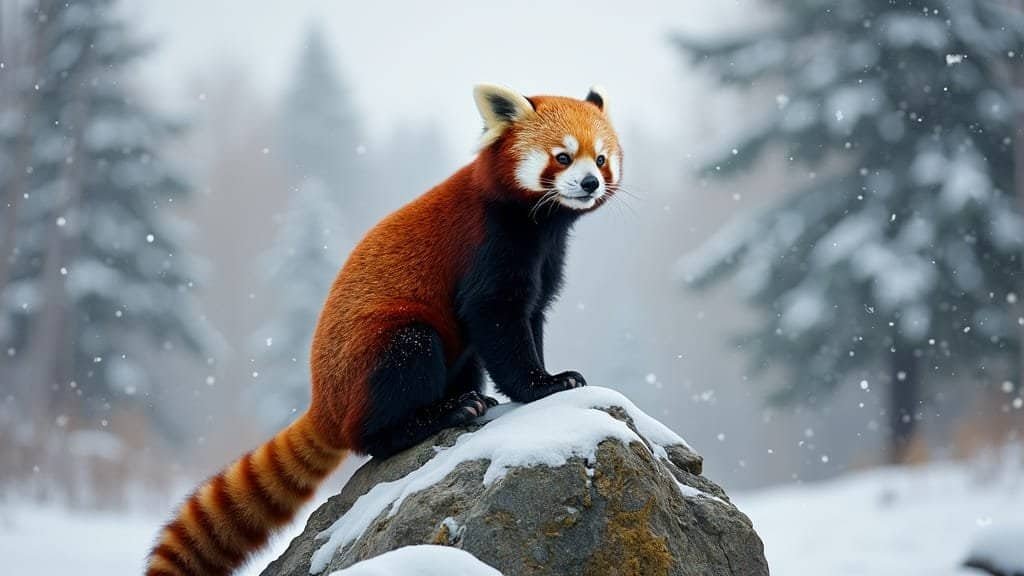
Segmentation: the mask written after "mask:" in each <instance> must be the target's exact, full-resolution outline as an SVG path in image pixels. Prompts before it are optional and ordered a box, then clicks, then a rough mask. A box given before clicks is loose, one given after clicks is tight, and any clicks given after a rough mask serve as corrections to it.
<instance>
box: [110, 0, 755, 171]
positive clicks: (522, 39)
mask: <svg viewBox="0 0 1024 576" xmlns="http://www.w3.org/2000/svg"><path fill="white" fill-rule="evenodd" d="M750 4H751V0H722V1H718V2H713V3H712V2H707V1H706V0H674V1H673V0H665V1H660V2H659V1H652V0H644V1H633V2H629V3H624V2H621V1H615V0H593V1H588V2H556V1H551V0H547V1H543V0H529V1H519V2H501V3H497V2H483V1H479V2H478V1H460V0H431V1H429V2H419V1H416V2H413V1H409V2H386V1H380V2H359V3H355V2H343V1H341V0H335V1H333V2H332V1H328V0H290V1H288V2H252V1H251V0H217V1H214V2H211V1H210V0H173V1H172V0H143V1H141V2H139V1H136V2H135V3H130V5H129V6H128V10H129V12H130V13H132V14H133V15H138V16H140V17H141V18H142V20H143V21H144V23H145V24H144V33H145V34H147V35H148V36H149V37H151V38H153V39H155V40H157V41H158V42H159V51H158V53H157V54H156V55H155V57H153V58H150V59H148V60H147V61H146V63H145V64H144V70H143V73H144V76H145V79H146V80H147V81H148V82H149V85H150V86H152V87H154V88H156V89H158V90H160V91H161V92H162V93H164V94H167V95H168V96H169V98H168V104H169V105H171V106H176V105H179V104H178V103H181V102H186V101H187V98H194V97H195V96H196V95H194V94H188V92H187V90H188V86H189V79H190V78H194V77H197V76H199V75H200V74H203V75H205V74H209V73H211V72H212V71H215V70H217V69H218V68H222V67H223V65H224V64H225V63H233V64H235V65H239V66H242V67H244V68H245V69H246V71H247V73H248V74H249V75H250V76H251V80H252V82H253V83H254V86H255V87H256V89H258V90H260V91H261V92H262V96H263V97H264V98H276V97H277V96H278V95H279V94H280V91H281V89H282V88H283V86H284V85H285V83H286V82H287V80H288V78H289V75H290V71H291V67H292V64H293V63H294V61H295V59H296V55H297V53H298V50H299V48H300V46H301V42H302V39H303V37H304V33H305V31H306V29H307V28H308V27H309V26H310V25H312V24H314V23H316V24H319V25H321V26H322V27H323V28H324V30H325V32H326V35H327V36H328V41H329V43H330V45H331V47H332V48H333V50H334V52H335V55H336V58H337V61H338V66H339V68H340V70H339V71H340V72H341V73H342V74H343V75H344V77H345V78H346V79H347V81H348V82H349V84H350V86H351V88H352V90H353V92H354V97H355V101H356V104H357V106H358V107H359V109H360V110H361V111H362V112H363V113H364V115H365V117H366V125H367V126H368V127H369V129H370V131H371V134H372V135H374V136H376V135H381V134H385V133H387V132H389V131H390V130H391V129H393V127H394V126H396V125H397V124H398V123H400V122H408V121H410V120H411V121H415V122H419V123H422V122H434V123H436V124H437V125H439V126H441V127H442V128H443V129H444V131H445V133H446V134H447V136H448V137H449V138H450V141H451V142H452V144H453V145H454V146H455V149H456V151H464V152H465V153H467V154H468V153H469V152H470V150H471V148H472V146H473V143H474V140H475V137H476V135H477V133H478V131H479V120H478V119H477V117H476V114H475V111H474V109H473V108H472V106H473V105H472V99H471V87H472V85H473V84H474V83H476V82H480V81H489V82H498V83H503V84H507V85H510V86H512V87H514V88H516V89H518V90H520V91H522V92H524V93H526V94H535V93H559V94H567V95H579V96H582V95H584V94H585V93H586V90H587V89H588V87H589V86H590V85H591V84H593V83H600V84H602V85H604V86H605V88H606V89H607V90H608V93H609V95H610V102H611V106H612V110H613V116H614V118H615V120H616V121H617V122H618V123H619V124H620V126H622V127H625V126H629V127H639V128H646V129H651V130H659V129H664V128H669V127H677V126H678V125H679V122H685V121H686V118H687V116H688V115H693V114H699V113H700V111H699V110H693V109H692V107H688V106H687V102H688V101H691V99H692V94H688V93H687V92H688V90H689V91H690V92H692V90H693V89H692V87H689V86H687V84H686V82H685V80H684V78H683V77H684V74H683V71H684V70H685V67H684V66H683V65H682V63H681V59H680V58H679V57H678V55H677V54H676V52H675V51H674V50H673V49H672V48H671V46H670V45H669V44H668V41H667V39H668V35H669V33H670V31H672V30H676V29H686V30H691V31H693V30H707V29H709V28H722V27H727V26H728V25H729V23H730V22H735V21H736V19H737V16H739V15H740V14H741V13H742V12H743V11H744V10H746V9H748V7H749V6H750ZM709 6H712V7H709Z"/></svg>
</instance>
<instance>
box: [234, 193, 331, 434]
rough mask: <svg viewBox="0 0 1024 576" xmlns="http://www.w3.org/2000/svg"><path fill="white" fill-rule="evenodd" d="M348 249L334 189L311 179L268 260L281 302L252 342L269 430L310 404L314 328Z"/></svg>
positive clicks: (261, 413) (260, 410) (261, 411)
mask: <svg viewBox="0 0 1024 576" xmlns="http://www.w3.org/2000/svg"><path fill="white" fill-rule="evenodd" d="M348 247H349V246H347V241H346V239H345V236H344V234H343V233H342V227H341V215H340V213H339V211H338V208H337V201H336V200H335V198H334V197H333V194H332V192H331V191H329V190H328V189H327V188H326V187H325V186H324V185H323V184H321V183H320V181H319V180H316V179H309V180H306V181H305V182H304V183H303V184H302V185H301V186H300V187H299V189H298V190H297V191H296V192H295V194H294V195H293V196H292V198H291V202H290V206H289V210H288V213H287V215H286V216H285V218H284V222H283V224H282V228H281V231H280V233H279V234H278V236H277V238H276V239H275V241H274V245H273V247H272V248H271V249H270V251H269V252H268V253H267V254H266V255H265V256H264V258H263V260H264V262H263V268H264V269H265V270H267V283H268V284H269V285H270V286H272V287H273V290H274V292H275V297H274V302H275V303H276V304H277V306H276V308H275V311H274V315H273V317H272V319H271V320H270V321H269V322H268V323H267V324H266V325H265V326H263V327H262V328H261V329H260V330H259V331H257V333H256V337H255V341H254V342H253V344H252V348H253V351H254V356H255V368H256V372H257V373H258V376H257V378H256V386H255V387H254V389H253V393H254V398H255V401H256V410H257V415H258V417H259V420H260V423H261V424H262V425H264V426H266V427H267V429H270V430H277V429H280V428H281V427H282V426H283V425H285V424H287V423H288V422H290V421H291V420H293V419H295V416H296V414H298V413H300V412H301V411H302V410H304V409H305V408H306V407H307V406H308V405H309V390H310V370H309V352H310V350H309V347H310V343H311V342H312V340H313V330H314V328H315V327H316V321H317V318H318V316H319V315H320V308H321V307H322V306H323V303H324V300H325V299H326V298H327V291H328V290H329V289H330V287H331V282H332V281H333V280H334V277H335V275H337V273H338V269H339V268H340V267H341V264H342V261H343V260H344V257H345V253H346V249H347V248H348Z"/></svg>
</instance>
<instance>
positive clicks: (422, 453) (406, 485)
mask: <svg viewBox="0 0 1024 576" xmlns="http://www.w3.org/2000/svg"><path fill="white" fill-rule="evenodd" d="M488 416H489V417H491V418H493V419H492V420H490V421H488V422H486V423H481V424H477V425H474V426H471V427H469V428H464V429H452V430H445V431H443V432H441V433H440V434H438V435H437V436H435V437H434V438H431V439H430V440H427V441H426V442H424V443H422V444H420V445H418V446H416V447H413V448H410V449H409V450H406V451H405V452H402V453H401V454H397V455H396V456H394V457H392V458H389V459H387V460H384V461H375V460H371V461H370V462H368V463H367V464H366V465H364V466H363V467H362V468H360V469H359V471H358V472H356V474H355V476H353V477H352V479H351V480H350V481H349V482H348V484H347V485H346V486H345V487H344V489H343V490H342V491H341V493H340V494H338V495H336V496H334V497H332V498H331V499H330V500H328V502H327V503H325V504H324V505H322V506H321V507H320V508H319V509H318V510H317V511H316V512H314V513H313V515H312V516H311V517H310V519H309V522H308V524H307V525H306V529H305V530H304V531H303V533H302V534H301V535H299V536H298V537H297V538H295V540H293V541H292V543H291V545H290V546H289V548H288V550H287V551H285V553H284V554H283V555H282V556H281V557H280V558H279V559H277V560H276V561H274V562H273V563H271V564H270V566H269V567H267V569H266V570H264V572H263V576H285V575H290V576H306V575H308V574H328V573H330V572H332V571H335V570H339V569H342V568H346V567H349V566H352V565H353V564H356V563H357V562H360V561H362V560H365V559H368V558H373V557H375V556H378V555H381V554H384V553H386V552H388V551H391V550H395V549H398V548H401V547H403V546H409V545H416V544H441V545H446V546H452V547H455V548H460V549H462V550H465V551H467V552H469V553H471V554H472V555H473V556H475V557H476V558H478V559H480V560H481V561H483V562H484V563H486V564H488V565H490V566H493V567H494V568H496V569H498V570H499V571H500V572H501V573H502V574H505V575H507V576H515V575H527V574H530V575H532V574H537V575H562V574H564V575H569V574H573V575H575V574H584V575H588V574H593V575H600V576H604V575H648V574H650V575H663V574H671V575H673V576H690V575H692V576H697V575H700V576H726V575H735V576H759V575H766V574H768V566H767V563H766V562H765V558H764V550H763V545H762V543H761V540H760V538H759V537H758V536H757V534H756V533H755V532H754V529H753V526H752V525H751V522H750V520H749V519H748V518H747V517H746V516H745V515H744V514H743V513H742V512H740V511H739V510H738V509H737V508H736V507H735V506H734V505H733V504H732V503H731V502H730V501H729V498H728V496H727V495H726V494H725V492H724V491H723V490H722V489H721V488H720V487H718V486H717V485H716V484H714V483H713V482H711V481H710V480H708V479H707V478H705V477H704V476H702V475H701V469H702V462H703V461H702V459H701V457H700V456H699V455H698V454H697V453H695V452H694V451H693V450H692V449H691V448H690V447H689V446H688V445H687V444H686V443H685V441H683V439H682V438H679V437H678V436H676V435H675V434H674V433H673V432H672V431H670V430H669V429H668V428H666V427H664V426H663V425H661V424H660V423H659V422H657V421H656V420H654V419H653V418H651V417H649V416H647V415H646V414H644V413H643V412H642V411H640V410H639V409H638V408H636V406H634V405H633V404H632V403H631V402H630V401H629V400H628V399H626V398H625V397H624V396H622V395H621V394H619V393H617V392H614V391H612V390H608V389H605V388H598V387H588V388H581V389H578V390H572V391H567V392H561V393H558V394H555V395H553V396H550V397H548V398H544V399H542V400H539V401H537V402H533V403H531V404H527V405H502V406H499V407H497V408H493V409H492V410H491V412H490V413H489V414H488Z"/></svg>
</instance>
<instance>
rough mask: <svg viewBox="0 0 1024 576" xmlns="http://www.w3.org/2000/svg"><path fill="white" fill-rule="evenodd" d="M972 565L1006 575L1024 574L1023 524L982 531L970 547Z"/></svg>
mask: <svg viewBox="0 0 1024 576" xmlns="http://www.w3.org/2000/svg"><path fill="white" fill-rule="evenodd" d="M969 558H970V560H971V562H972V564H976V565H981V566H987V567H991V568H995V569H997V570H999V571H1001V572H1004V573H1006V574H1024V524H1021V523H1016V524H1006V525H1004V526H998V527H989V528H986V529H985V530H982V531H981V532H980V533H979V534H978V536H977V537H976V538H975V540H974V544H973V545H972V546H971V552H970V555H969Z"/></svg>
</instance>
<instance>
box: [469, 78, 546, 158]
mask: <svg viewBox="0 0 1024 576" xmlns="http://www.w3.org/2000/svg"><path fill="white" fill-rule="evenodd" d="M473 99H474V100H476V107H477V110H479V111H480V117H481V118H483V119H484V135H483V139H482V141H481V146H486V145H488V144H490V143H491V142H494V141H495V140H496V139H498V137H499V136H501V134H502V133H503V132H505V129H506V128H508V127H509V126H510V125H511V124H512V123H514V122H518V121H520V120H523V119H524V118H528V117H529V116H532V115H533V114H534V113H535V112H536V110H534V108H533V103H532V102H530V100H529V99H528V98H526V97H525V96H523V95H522V94H520V93H518V92H516V91H515V90H512V89H511V88H506V87H505V86H499V85H497V84H477V85H476V86H475V87H474V88H473Z"/></svg>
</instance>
